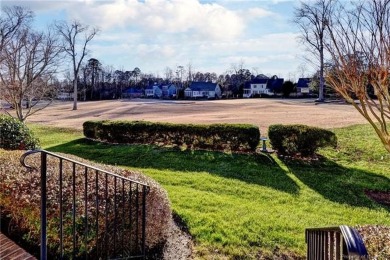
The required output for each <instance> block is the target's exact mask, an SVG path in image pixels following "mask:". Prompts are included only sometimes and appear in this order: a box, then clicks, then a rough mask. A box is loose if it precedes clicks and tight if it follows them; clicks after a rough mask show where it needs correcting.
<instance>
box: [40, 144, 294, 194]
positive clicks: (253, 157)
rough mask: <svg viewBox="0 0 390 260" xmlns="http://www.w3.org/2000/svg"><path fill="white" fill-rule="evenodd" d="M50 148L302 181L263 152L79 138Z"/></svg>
mask: <svg viewBox="0 0 390 260" xmlns="http://www.w3.org/2000/svg"><path fill="white" fill-rule="evenodd" d="M47 150H49V151H52V152H62V153H69V154H73V155H76V156H79V157H82V158H85V159H88V160H93V161H96V162H101V163H105V164H111V165H121V166H128V167H136V168H154V169H160V170H165V169H166V170H172V171H182V172H187V171H188V172H208V173H210V174H215V175H218V176H221V177H224V178H232V179H237V180H240V181H244V182H247V183H253V184H258V185H262V186H267V187H270V188H273V189H276V190H279V191H283V192H287V193H291V194H298V192H299V187H298V185H297V184H296V183H295V182H294V181H293V180H292V179H291V178H290V177H289V176H287V175H286V172H285V171H284V170H283V169H281V168H280V167H279V166H278V165H277V164H276V163H275V162H274V161H273V160H272V158H271V157H268V156H266V155H263V154H227V153H222V152H212V151H179V150H177V149H172V148H162V147H156V146H150V145H111V144H102V143H99V142H94V141H90V140H87V139H83V138H82V139H78V140H74V141H72V142H68V143H65V144H61V145H58V146H54V147H50V148H48V149H47Z"/></svg>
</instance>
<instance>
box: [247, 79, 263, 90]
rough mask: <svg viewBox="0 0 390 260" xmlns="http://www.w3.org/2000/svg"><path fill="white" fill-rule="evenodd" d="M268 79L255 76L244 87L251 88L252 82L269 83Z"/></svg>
mask: <svg viewBox="0 0 390 260" xmlns="http://www.w3.org/2000/svg"><path fill="white" fill-rule="evenodd" d="M267 81H268V79H265V78H264V79H263V78H254V79H252V80H251V81H248V82H246V83H245V86H244V89H250V88H251V85H252V84H267Z"/></svg>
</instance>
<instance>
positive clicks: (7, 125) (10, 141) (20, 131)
mask: <svg viewBox="0 0 390 260" xmlns="http://www.w3.org/2000/svg"><path fill="white" fill-rule="evenodd" d="M0 136H1V137H0V148H3V149H7V150H28V149H35V148H37V147H38V146H39V141H38V139H36V138H35V137H34V136H33V134H32V133H31V131H30V130H29V129H28V128H27V126H26V125H25V124H24V123H23V122H21V121H19V120H17V119H16V118H13V117H11V116H7V115H0Z"/></svg>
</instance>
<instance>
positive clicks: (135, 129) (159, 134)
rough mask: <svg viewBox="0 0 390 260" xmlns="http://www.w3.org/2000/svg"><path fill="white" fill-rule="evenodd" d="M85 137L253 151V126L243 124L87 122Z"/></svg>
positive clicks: (255, 134) (255, 131) (256, 132)
mask: <svg viewBox="0 0 390 260" xmlns="http://www.w3.org/2000/svg"><path fill="white" fill-rule="evenodd" d="M83 129H84V135H85V136H86V137H87V138H91V139H96V140H100V141H105V142H110V143H129V144H134V143H141V144H158V145H161V144H162V145H177V146H184V147H186V148H190V149H211V150H232V151H254V150H255V149H256V147H257V145H258V143H259V138H260V131H259V128H258V127H257V126H254V125H247V124H212V125H194V124H170V123H153V122H146V121H87V122H85V123H84V124H83Z"/></svg>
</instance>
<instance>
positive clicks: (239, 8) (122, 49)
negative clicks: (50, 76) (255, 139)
mask: <svg viewBox="0 0 390 260" xmlns="http://www.w3.org/2000/svg"><path fill="white" fill-rule="evenodd" d="M0 4H1V5H23V6H27V7H29V8H30V9H31V10H32V11H34V13H35V22H34V26H36V27H37V28H43V27H46V26H47V25H49V24H51V23H53V22H54V21H55V20H65V21H69V22H71V21H73V20H77V21H79V22H81V23H83V24H86V25H89V26H90V27H97V28H99V30H100V31H99V34H98V35H97V36H96V37H95V38H94V39H93V40H92V42H91V43H90V45H89V49H90V54H89V57H88V58H96V59H98V60H99V61H100V62H101V63H102V64H103V66H112V67H113V68H115V69H122V70H133V69H134V68H135V67H138V68H140V69H141V72H142V73H152V74H154V75H159V76H161V77H164V75H165V73H164V72H165V69H166V67H169V68H171V69H172V70H173V71H175V70H176V69H177V67H178V66H184V67H187V66H188V64H191V66H192V68H193V70H194V71H200V72H215V73H217V74H218V75H219V74H223V73H226V72H229V71H231V69H232V67H233V66H237V65H239V64H243V67H244V68H246V69H249V70H250V71H251V72H252V73H254V74H260V73H262V74H265V75H268V76H272V75H277V76H279V77H283V78H285V79H293V80H296V79H298V78H299V77H302V76H310V75H311V73H312V72H313V71H315V68H313V67H312V65H310V64H307V61H305V59H304V58H303V57H304V56H305V52H304V51H305V48H304V47H303V46H302V43H301V42H300V41H299V40H298V36H299V29H298V27H297V26H296V25H295V24H293V23H292V19H293V15H294V8H295V7H297V6H299V1H291V0H290V1H289V0H106V1H102V0H73V1H56V0H50V1H49V0H48V1H38V0H29V1H24V0H18V1H16V0H15V1H5V0H2V1H1V0H0Z"/></svg>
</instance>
